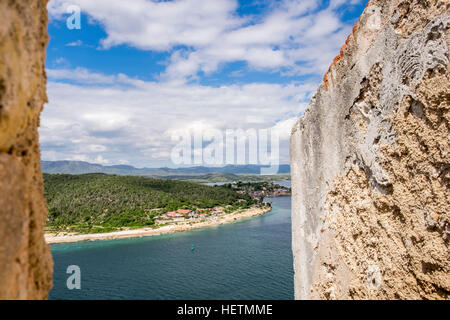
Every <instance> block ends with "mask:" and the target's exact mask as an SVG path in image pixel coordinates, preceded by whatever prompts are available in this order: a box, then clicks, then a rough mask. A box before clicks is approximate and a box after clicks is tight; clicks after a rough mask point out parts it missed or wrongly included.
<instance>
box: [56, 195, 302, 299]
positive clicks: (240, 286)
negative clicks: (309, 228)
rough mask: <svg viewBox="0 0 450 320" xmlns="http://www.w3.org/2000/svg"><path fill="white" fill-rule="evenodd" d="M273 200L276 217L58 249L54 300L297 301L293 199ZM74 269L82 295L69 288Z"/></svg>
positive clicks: (57, 245) (87, 243)
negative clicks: (75, 268)
mask: <svg viewBox="0 0 450 320" xmlns="http://www.w3.org/2000/svg"><path fill="white" fill-rule="evenodd" d="M266 201H270V202H272V208H273V209H272V211H271V212H270V213H267V214H265V215H263V216H259V217H254V218H250V219H247V220H241V221H237V222H234V223H230V224H226V225H221V226H216V227H209V228H205V229H199V230H193V231H186V232H180V233H175V234H170V235H161V236H153V237H143V238H134V239H123V240H104V241H94V242H79V243H70V244H55V245H52V246H51V250H52V254H53V259H54V264H55V267H54V274H53V282H54V283H53V289H52V290H51V292H50V299H243V300H245V299H293V298H294V284H293V266H292V252H291V218H290V216H291V198H290V197H283V198H273V199H266ZM192 246H194V250H192ZM69 265H77V266H79V267H80V270H81V289H80V290H77V289H73V290H69V289H68V288H67V286H66V280H67V278H68V277H69V276H70V274H67V273H66V270H67V267H68V266H69Z"/></svg>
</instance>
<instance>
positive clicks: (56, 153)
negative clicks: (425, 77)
mask: <svg viewBox="0 0 450 320" xmlns="http://www.w3.org/2000/svg"><path fill="white" fill-rule="evenodd" d="M365 4H366V1H365V0H347V1H346V0H334V1H320V0H278V1H268V0H254V1H243V0H241V1H234V0H214V1H210V0H174V1H149V0H148V1H146V0H130V1H120V0H116V1H114V0H97V1H89V0H72V1H62V0H51V1H50V2H49V4H48V9H49V18H50V22H49V27H48V32H49V35H50V42H49V45H48V49H47V64H46V65H47V75H48V78H49V82H48V96H49V103H48V104H47V105H46V107H45V109H44V112H43V115H42V124H41V128H40V134H41V148H42V158H43V159H44V160H63V159H69V160H84V161H90V162H96V163H102V164H131V165H135V166H138V167H144V166H146V167H159V166H174V164H173V163H172V162H171V157H170V155H171V150H172V148H173V146H174V144H175V143H176V142H175V141H174V140H173V139H172V137H173V136H174V134H175V133H176V132H179V131H180V130H187V131H189V132H197V131H205V130H221V131H223V132H224V131H225V130H227V129H232V130H237V129H242V130H248V129H255V130H259V129H266V128H272V129H273V130H278V131H279V135H280V138H281V144H280V146H281V152H280V162H281V163H287V162H288V138H289V131H290V128H291V127H292V125H293V124H294V123H295V120H296V119H297V118H298V116H300V115H301V114H302V113H303V111H304V109H305V107H306V106H307V102H308V100H309V99H310V97H311V95H312V94H313V93H314V91H315V89H316V87H317V85H318V84H319V83H320V81H321V79H322V77H323V73H324V72H325V70H326V69H327V67H328V65H329V62H330V61H331V60H332V59H333V57H334V56H335V55H336V54H337V53H338V52H339V49H340V47H341V45H342V44H343V43H344V41H345V38H346V37H347V35H348V34H349V33H350V32H351V28H352V26H353V25H354V24H355V23H356V21H357V19H358V17H359V16H360V14H361V13H362V11H363V10H364V7H365ZM69 5H76V6H79V8H81V29H79V30H77V29H72V30H70V29H68V28H67V26H66V20H67V18H69V17H70V13H67V7H68V6H69Z"/></svg>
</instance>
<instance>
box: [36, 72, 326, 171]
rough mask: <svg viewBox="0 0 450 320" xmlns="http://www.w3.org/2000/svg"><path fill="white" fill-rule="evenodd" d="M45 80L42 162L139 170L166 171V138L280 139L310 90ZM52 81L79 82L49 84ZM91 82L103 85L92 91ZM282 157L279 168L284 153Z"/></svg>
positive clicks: (88, 76)
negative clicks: (160, 164) (161, 164)
mask: <svg viewBox="0 0 450 320" xmlns="http://www.w3.org/2000/svg"><path fill="white" fill-rule="evenodd" d="M71 73H72V74H71ZM49 74H52V77H53V80H52V81H50V82H49V83H48V96H49V101H50V102H49V103H48V104H47V105H46V106H45V108H44V112H43V115H42V121H41V128H40V135H41V145H42V148H43V158H44V159H49V160H54V159H67V158H69V159H74V158H76V157H78V158H80V157H81V158H83V159H85V160H87V159H88V160H90V161H94V162H97V163H102V162H105V161H107V160H108V161H109V162H111V163H120V162H119V161H122V162H123V161H124V160H125V161H128V162H129V163H132V164H136V165H142V166H145V165H150V164H151V163H153V162H152V161H153V159H161V160H164V161H166V163H167V161H168V160H170V159H169V158H168V157H169V155H170V150H171V148H172V147H173V146H174V144H175V142H174V141H172V139H171V138H172V134H173V133H174V132H177V131H180V130H188V131H192V130H200V131H203V130H210V129H213V130H214V129H218V130H222V131H223V132H224V130H225V129H244V130H246V129H249V128H255V129H262V128H271V127H273V126H275V128H277V130H280V132H282V134H281V133H280V135H281V136H282V138H283V139H287V138H288V135H287V134H286V132H287V129H286V128H287V127H288V126H289V124H290V123H291V122H292V120H289V121H290V122H289V121H287V120H288V119H293V118H295V117H297V116H298V114H300V113H301V112H302V111H303V109H304V107H305V106H306V101H307V100H308V99H309V95H310V94H311V93H312V92H313V90H315V88H316V85H317V84H306V85H299V84H289V85H279V84H258V83H250V84H245V85H229V86H221V87H217V88H216V87H208V86H201V85H197V84H173V83H158V82H144V81H134V80H132V79H129V78H127V77H126V76H121V77H118V76H113V77H111V76H106V75H102V74H95V73H90V72H89V71H88V70H84V71H83V73H82V74H83V77H79V70H77V69H74V70H68V69H64V70H49ZM58 75H60V76H61V78H62V79H73V78H76V79H78V80H79V81H81V82H80V83H71V84H69V83H61V82H55V81H56V80H58V78H57V76H58ZM92 78H96V79H97V80H98V81H100V80H101V79H104V81H105V82H104V83H101V82H99V83H97V84H95V85H94V84H92V81H91V79H92ZM82 80H86V82H87V83H88V84H89V85H86V84H85V83H83V82H82ZM274 119H281V122H279V123H278V124H276V123H275V121H274ZM284 120H286V121H287V122H286V121H284ZM283 121H284V122H283ZM98 156H101V157H102V158H98ZM282 156H283V157H284V158H283V159H284V161H285V162H286V161H287V149H286V150H283V155H282ZM81 158H80V159H81ZM105 159H107V160H105ZM105 163H106V162H105Z"/></svg>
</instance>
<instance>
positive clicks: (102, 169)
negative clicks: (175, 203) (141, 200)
mask: <svg viewBox="0 0 450 320" xmlns="http://www.w3.org/2000/svg"><path fill="white" fill-rule="evenodd" d="M41 163H42V171H43V172H45V173H66V174H83V173H106V174H117V175H131V176H158V177H167V176H177V175H201V174H210V173H221V174H260V172H261V171H260V170H261V168H264V167H267V166H261V165H227V166H224V167H214V168H213V167H203V166H198V167H189V168H178V169H172V168H135V167H133V166H128V165H115V166H103V165H101V164H95V163H89V162H84V161H42V162H41ZM278 173H279V174H287V173H290V166H289V165H288V164H283V165H280V166H279V170H278Z"/></svg>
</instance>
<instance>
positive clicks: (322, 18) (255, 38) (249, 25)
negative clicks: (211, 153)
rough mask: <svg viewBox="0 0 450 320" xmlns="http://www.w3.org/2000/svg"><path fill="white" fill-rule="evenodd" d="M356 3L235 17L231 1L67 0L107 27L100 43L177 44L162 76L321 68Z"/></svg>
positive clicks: (282, 5) (55, 2)
mask: <svg viewBox="0 0 450 320" xmlns="http://www.w3.org/2000/svg"><path fill="white" fill-rule="evenodd" d="M360 2H361V0H333V1H330V2H329V5H328V7H325V8H324V7H323V4H324V1H322V0H282V1H278V2H275V3H274V4H273V5H272V10H270V11H269V12H268V13H266V14H264V15H263V16H262V17H260V16H257V17H253V16H239V15H238V14H237V13H236V10H237V8H238V3H237V1H236V0H214V1H204V0H174V1H145V0H134V1H132V2H130V1H128V2H126V1H121V0H96V1H91V0H71V1H70V4H71V5H73V4H76V5H79V6H80V8H81V10H82V11H83V12H84V13H87V14H88V15H89V17H90V18H92V19H94V20H95V21H97V22H99V23H101V25H102V26H103V27H104V29H105V31H106V33H107V37H106V38H104V39H102V41H101V46H102V47H103V48H110V47H112V46H117V45H121V44H126V45H129V46H133V47H136V48H138V49H142V50H153V51H171V50H174V51H173V52H172V56H171V58H170V59H169V61H168V63H169V64H168V67H167V69H166V70H165V72H164V74H163V75H162V79H165V80H178V81H180V80H185V79H192V78H195V77H196V76H197V74H198V73H199V72H204V73H206V74H209V73H211V72H214V71H216V70H217V69H218V68H219V66H220V65H221V64H223V63H227V62H233V61H245V62H246V63H247V64H248V66H249V67H251V68H254V69H257V70H261V69H262V70H280V69H288V70H287V71H286V70H284V72H287V73H290V74H310V73H322V72H323V71H324V69H325V64H324V63H323V61H330V60H331V59H332V58H333V56H334V55H335V54H336V52H337V51H338V49H339V47H340V45H341V44H342V43H343V41H344V40H345V37H346V35H347V34H348V33H349V32H350V29H351V26H350V25H347V24H344V23H342V22H341V19H340V17H339V14H338V9H339V8H340V7H342V6H343V5H351V4H356V3H360ZM68 5H69V3H68V2H67V1H65V0H51V1H50V2H49V4H48V9H49V12H50V16H51V18H53V19H60V18H61V17H62V16H63V14H64V13H65V10H66V8H67V6H68ZM331 39H332V40H335V41H330V40H331ZM180 47H181V48H180ZM308 53H309V54H308ZM311 53H320V54H311ZM299 64H301V66H299Z"/></svg>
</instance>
